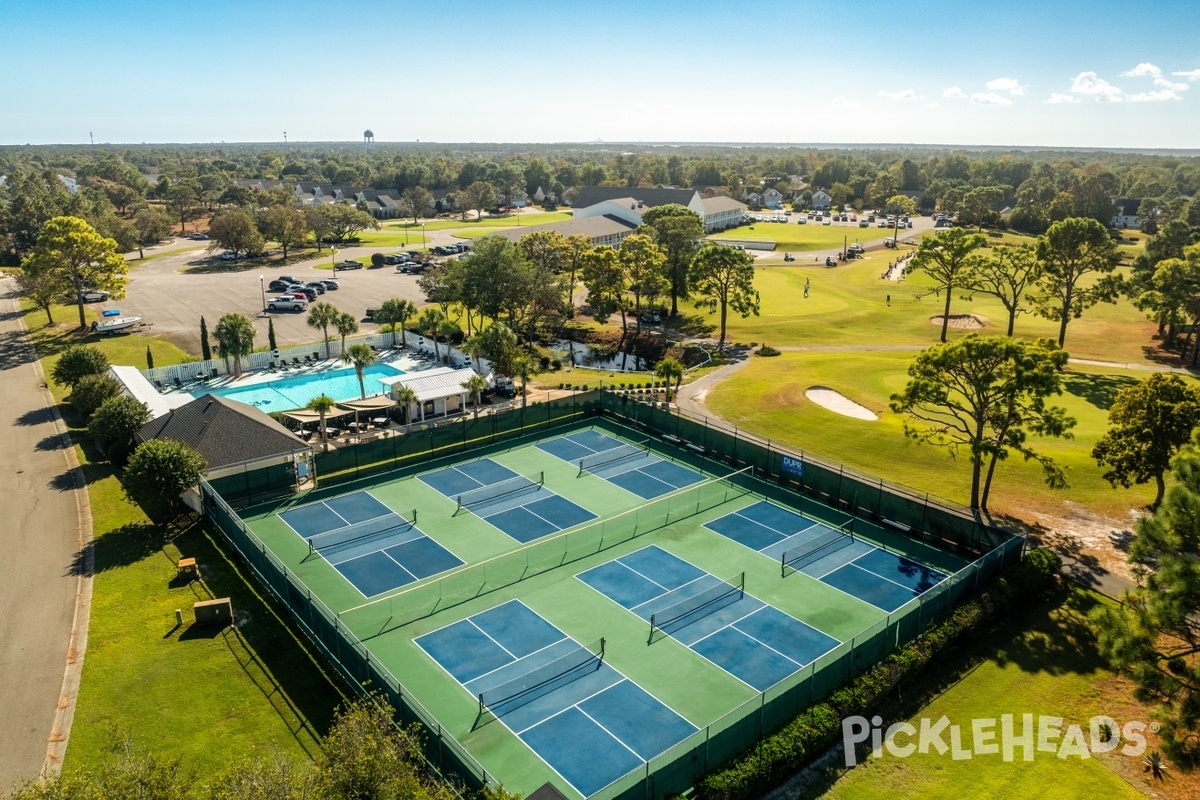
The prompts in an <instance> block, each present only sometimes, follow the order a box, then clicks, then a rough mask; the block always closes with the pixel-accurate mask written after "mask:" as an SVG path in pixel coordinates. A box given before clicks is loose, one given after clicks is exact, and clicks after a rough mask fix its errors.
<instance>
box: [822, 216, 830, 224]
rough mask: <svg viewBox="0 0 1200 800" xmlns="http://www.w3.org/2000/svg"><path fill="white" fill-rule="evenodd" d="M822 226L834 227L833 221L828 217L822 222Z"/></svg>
mask: <svg viewBox="0 0 1200 800" xmlns="http://www.w3.org/2000/svg"><path fill="white" fill-rule="evenodd" d="M821 224H822V225H832V224H833V220H831V219H829V217H826V218H825V219H823V220H821Z"/></svg>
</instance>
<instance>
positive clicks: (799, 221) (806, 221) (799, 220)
mask: <svg viewBox="0 0 1200 800" xmlns="http://www.w3.org/2000/svg"><path fill="white" fill-rule="evenodd" d="M796 222H798V223H799V224H801V225H805V224H807V223H808V220H806V219H805V218H804V217H797V218H796Z"/></svg>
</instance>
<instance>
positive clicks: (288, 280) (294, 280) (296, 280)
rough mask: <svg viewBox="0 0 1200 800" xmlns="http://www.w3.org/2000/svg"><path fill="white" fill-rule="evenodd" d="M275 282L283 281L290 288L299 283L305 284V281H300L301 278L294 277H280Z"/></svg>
mask: <svg viewBox="0 0 1200 800" xmlns="http://www.w3.org/2000/svg"><path fill="white" fill-rule="evenodd" d="M275 280H277V281H283V282H284V283H286V284H287V285H288V286H295V285H296V284H298V283H304V281H302V280H300V279H299V278H296V277H293V276H292V275H280V276H279V277H278V278H276V279H275Z"/></svg>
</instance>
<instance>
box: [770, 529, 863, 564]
mask: <svg viewBox="0 0 1200 800" xmlns="http://www.w3.org/2000/svg"><path fill="white" fill-rule="evenodd" d="M853 541H854V533H853V532H852V531H851V530H850V529H848V528H845V527H842V528H839V529H837V530H833V531H828V532H826V533H823V534H821V535H820V536H817V537H816V538H814V539H810V540H809V541H807V542H805V543H804V544H800V545H797V546H796V547H793V548H791V549H790V550H784V551H783V553H782V554H780V556H779V569H780V572H781V573H783V574H786V573H787V568H788V567H792V569H796V564H797V563H798V562H799V561H805V562H807V563H812V562H813V561H816V560H817V558H822V557H824V556H827V555H829V554H830V553H833V552H836V551H838V550H841V549H842V548H843V547H846V546H848V545H849V544H850V543H852V542H853Z"/></svg>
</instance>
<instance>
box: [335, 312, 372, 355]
mask: <svg viewBox="0 0 1200 800" xmlns="http://www.w3.org/2000/svg"><path fill="white" fill-rule="evenodd" d="M333 327H334V328H336V329H337V332H338V336H340V337H342V349H341V350H340V352H341V353H343V354H344V353H345V352H346V337H347V336H351V335H353V334H356V333H358V320H357V319H355V317H354V315H353V314H351V313H350V312H348V311H342V312H340V313H339V314H338V315H337V317H336V318H335V319H334V320H333ZM367 349H370V348H367Z"/></svg>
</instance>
